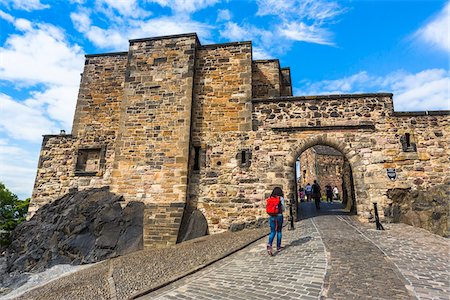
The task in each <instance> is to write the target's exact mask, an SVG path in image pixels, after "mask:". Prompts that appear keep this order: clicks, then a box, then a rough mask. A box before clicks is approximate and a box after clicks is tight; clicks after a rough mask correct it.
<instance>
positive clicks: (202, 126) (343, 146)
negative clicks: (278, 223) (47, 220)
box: [30, 34, 450, 246]
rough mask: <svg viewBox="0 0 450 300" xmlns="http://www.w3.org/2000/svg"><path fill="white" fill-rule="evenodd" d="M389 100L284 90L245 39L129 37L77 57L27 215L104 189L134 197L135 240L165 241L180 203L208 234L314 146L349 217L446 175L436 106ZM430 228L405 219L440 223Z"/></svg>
mask: <svg viewBox="0 0 450 300" xmlns="http://www.w3.org/2000/svg"><path fill="white" fill-rule="evenodd" d="M392 97H393V95H392V94H387V93H376V94H352V95H321V96H292V86H291V74H290V69H289V68H282V67H280V63H279V61H278V60H276V59H274V60H253V59H252V44H251V42H236V43H225V44H214V45H201V44H200V42H199V40H198V38H197V35H196V34H182V35H173V36H165V37H157V38H146V39H136V40H130V45H129V49H128V51H127V52H118V53H105V54H95V55H86V62H85V66H84V71H83V73H82V76H81V82H80V91H79V95H78V101H77V105H76V111H75V117H74V122H73V128H72V132H71V133H70V134H60V135H46V136H44V139H43V143H42V149H41V153H40V160H39V165H38V170H37V176H36V182H35V186H34V191H33V196H32V203H31V206H30V214H33V212H35V211H36V210H37V209H38V208H39V207H41V206H42V205H44V204H46V203H48V202H51V201H53V200H55V199H57V198H58V197H60V196H62V195H64V194H66V193H68V192H70V191H72V190H74V189H78V190H82V189H87V188H93V187H102V186H109V187H110V190H111V191H112V192H115V193H117V194H119V195H123V197H124V201H125V202H130V201H140V202H143V203H144V204H145V211H144V220H143V226H144V233H143V236H144V245H145V246H150V245H156V246H163V245H168V244H173V243H175V242H176V241H177V237H178V235H179V231H180V226H181V223H182V219H183V216H184V218H186V215H187V214H188V213H189V212H191V211H193V210H197V211H200V212H202V213H203V215H204V216H205V217H206V220H207V222H208V229H209V232H210V233H216V232H220V231H224V230H227V229H229V228H230V226H241V225H242V226H243V224H255V223H257V222H258V220H259V219H261V218H266V213H265V202H264V199H265V197H266V196H267V195H268V194H269V193H270V191H271V190H272V189H273V187H275V186H281V187H282V188H283V189H284V191H285V194H286V197H287V198H288V199H290V200H292V199H294V198H295V197H296V180H295V177H296V176H295V163H296V161H297V159H298V157H299V156H300V155H301V153H302V152H303V151H305V150H306V149H308V148H310V147H312V146H314V145H319V144H320V145H328V146H331V147H334V148H335V149H337V150H339V151H340V152H341V153H342V154H343V155H344V157H345V159H346V160H347V161H348V163H349V166H350V167H351V175H352V186H353V189H354V195H355V196H354V203H353V205H354V206H355V207H356V208H357V209H356V211H357V213H358V215H359V216H360V217H361V218H364V219H367V218H368V217H370V216H371V214H372V207H373V206H372V202H378V204H379V207H380V210H381V214H382V215H381V217H382V218H383V217H387V215H388V214H389V212H390V211H391V210H390V208H391V207H392V205H395V203H393V200H392V199H390V198H389V197H388V196H389V190H392V189H394V188H405V189H413V190H414V189H422V190H427V189H433V188H434V187H436V186H448V182H449V174H450V172H449V171H450V168H449V167H450V163H449V159H448V157H449V154H450V153H449V147H448V136H449V135H448V134H449V129H450V127H449V115H448V111H429V112H395V111H394V108H393V101H392ZM387 168H395V171H396V178H395V180H394V179H389V178H388V176H387V173H386V170H387ZM391 173H392V172H391ZM383 213H384V214H385V215H386V216H383ZM431 213H433V212H432V211H431V210H430V214H431ZM430 216H431V215H430ZM430 216H428V215H427V217H430ZM444 217H445V218H446V217H447V216H446V215H444V214H442V215H440V216H439V218H438V219H440V220H441V219H442V218H444ZM424 218H425V217H424ZM430 218H431V217H430ZM428 221H429V219H427V221H426V222H428ZM421 222H422V221H421ZM423 222H425V221H423ZM430 222H431V221H430ZM433 222H434V221H433ZM427 224H428V223H427ZM433 224H434V225H433ZM436 224H438V225H436ZM436 224H435V223H432V224H431V225H429V224H428V225H424V224H422V223H420V224H416V225H418V226H423V227H426V226H434V227H432V228H428V229H430V230H434V231H435V232H438V231H439V232H445V231H447V232H448V225H447V223H445V225H442V224H443V223H442V222H440V223H436ZM436 226H438V228H435V227H436Z"/></svg>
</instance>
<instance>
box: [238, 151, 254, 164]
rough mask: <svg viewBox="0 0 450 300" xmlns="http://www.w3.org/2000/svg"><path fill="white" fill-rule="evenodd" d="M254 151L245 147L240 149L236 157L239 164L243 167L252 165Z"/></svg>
mask: <svg viewBox="0 0 450 300" xmlns="http://www.w3.org/2000/svg"><path fill="white" fill-rule="evenodd" d="M251 158H252V153H251V151H250V149H243V150H241V151H239V153H238V154H237V155H236V159H237V160H238V163H239V166H240V167H241V168H246V167H250V164H251Z"/></svg>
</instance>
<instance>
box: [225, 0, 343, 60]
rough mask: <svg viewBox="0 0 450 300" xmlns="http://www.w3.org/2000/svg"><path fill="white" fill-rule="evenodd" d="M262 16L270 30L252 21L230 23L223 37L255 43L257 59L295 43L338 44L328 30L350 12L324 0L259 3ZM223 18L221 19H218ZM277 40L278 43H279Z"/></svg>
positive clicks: (226, 26)
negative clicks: (345, 13) (342, 15)
mask: <svg viewBox="0 0 450 300" xmlns="http://www.w3.org/2000/svg"><path fill="white" fill-rule="evenodd" d="M256 2H257V5H258V11H257V13H256V15H257V16H259V17H265V18H269V19H268V21H265V22H263V23H266V24H269V25H270V28H267V29H266V28H264V27H261V26H259V25H258V26H256V25H253V24H250V23H248V22H246V21H245V22H243V23H241V24H238V23H236V22H232V21H228V22H226V23H225V24H224V25H223V27H222V29H221V30H220V36H221V37H222V38H225V39H227V40H233V41H235V40H249V39H251V40H252V41H253V45H254V47H256V48H258V49H257V50H256V51H254V53H255V54H256V57H258V58H260V57H271V56H278V55H280V54H284V53H285V52H286V50H287V49H289V48H290V47H291V45H292V43H293V42H307V43H315V44H321V45H334V42H333V33H332V32H331V31H330V30H328V29H327V28H326V26H327V25H329V24H333V23H334V22H336V20H335V19H336V17H337V16H339V15H341V14H343V13H344V12H346V9H344V8H342V7H341V6H340V5H339V4H338V3H337V2H335V1H324V0H284V1H279V0H258V1H256ZM218 19H219V18H218ZM274 41H277V42H276V43H275V42H274Z"/></svg>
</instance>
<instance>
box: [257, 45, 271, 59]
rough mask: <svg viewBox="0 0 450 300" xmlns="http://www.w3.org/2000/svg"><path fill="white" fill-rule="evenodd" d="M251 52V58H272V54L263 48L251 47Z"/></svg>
mask: <svg viewBox="0 0 450 300" xmlns="http://www.w3.org/2000/svg"><path fill="white" fill-rule="evenodd" d="M252 50H253V53H252V58H253V59H269V58H272V55H271V54H270V53H267V52H266V51H265V50H264V49H262V48H259V47H254V46H253V47H252Z"/></svg>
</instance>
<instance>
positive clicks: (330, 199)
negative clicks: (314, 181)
mask: <svg viewBox="0 0 450 300" xmlns="http://www.w3.org/2000/svg"><path fill="white" fill-rule="evenodd" d="M325 193H326V196H327V202H330V203H333V188H332V187H331V185H329V184H328V185H327V186H325Z"/></svg>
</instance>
